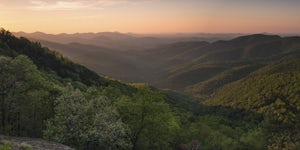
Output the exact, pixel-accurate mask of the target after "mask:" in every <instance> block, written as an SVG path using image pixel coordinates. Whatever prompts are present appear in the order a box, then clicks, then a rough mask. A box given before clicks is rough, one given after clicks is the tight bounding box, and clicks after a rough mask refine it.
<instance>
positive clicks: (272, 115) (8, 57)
mask: <svg viewBox="0 0 300 150" xmlns="http://www.w3.org/2000/svg"><path fill="white" fill-rule="evenodd" d="M203 44H204V45H206V44H207V43H203ZM290 51H292V52H293V53H292V54H293V55H290V54H289V53H285V55H284V56H283V55H282V57H280V58H276V59H272V61H269V62H267V63H264V64H263V65H262V64H253V63H252V64H250V65H249V64H246V65H245V64H243V66H241V65H239V66H234V67H231V68H230V69H228V70H226V71H225V72H222V73H220V74H219V75H218V76H214V78H210V80H206V83H201V85H197V86H196V85H195V86H194V87H193V89H195V88H199V87H201V88H202V89H203V92H202V93H200V94H199V90H196V91H193V90H191V91H192V92H195V95H197V94H199V95H200V96H198V97H200V99H198V98H194V97H190V96H187V95H184V94H181V93H177V92H174V91H171V90H159V89H157V88H154V87H153V86H151V85H148V84H126V83H122V82H120V81H117V80H114V79H111V78H107V77H104V76H102V75H98V74H96V73H95V72H93V71H91V70H89V69H87V68H86V67H84V66H82V65H79V64H76V63H74V62H72V61H71V60H69V59H67V58H66V57H64V56H62V55H61V54H59V53H57V52H54V51H51V50H49V49H48V48H46V47H42V45H41V44H40V43H38V42H31V41H30V40H28V39H26V38H24V37H20V38H17V37H15V36H13V35H12V34H11V33H10V32H9V31H7V30H4V29H1V31H0V96H1V97H0V120H1V122H0V133H1V134H3V135H11V136H25V137H36V138H43V139H46V140H50V141H56V142H59V143H63V144H65V145H68V146H71V147H74V148H76V149H133V150H136V149H177V150H190V149H193V150H198V149H199V150H200V149H213V150H216V149H220V150H221V149H270V150H275V149H278V150H281V149H300V139H299V137H300V128H299V127H300V113H299V112H300V56H299V54H297V53H295V51H299V49H295V50H294V49H293V47H290ZM208 70H209V69H208ZM220 85H222V86H220ZM215 87H218V88H215ZM215 89H217V90H215ZM197 92H198V93H197ZM203 93H205V94H203Z"/></svg>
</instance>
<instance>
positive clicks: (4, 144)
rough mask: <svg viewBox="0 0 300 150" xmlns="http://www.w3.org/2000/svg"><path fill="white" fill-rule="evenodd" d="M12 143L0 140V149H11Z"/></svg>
mask: <svg viewBox="0 0 300 150" xmlns="http://www.w3.org/2000/svg"><path fill="white" fill-rule="evenodd" d="M12 149H13V144H12V143H11V142H10V141H6V140H3V141H1V142H0V150H12Z"/></svg>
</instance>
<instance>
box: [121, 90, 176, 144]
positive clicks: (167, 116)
mask: <svg viewBox="0 0 300 150" xmlns="http://www.w3.org/2000/svg"><path fill="white" fill-rule="evenodd" d="M117 106H118V107H119V110H120V114H121V115H122V120H123V121H124V122H125V123H126V124H128V126H129V128H130V130H131V134H130V138H131V141H132V144H133V149H170V148H171V146H172V145H170V143H171V142H172V140H173V138H174V136H175V132H176V130H178V128H179V126H178V123H177V120H176V119H175V117H174V115H173V114H172V112H171V110H170V108H169V106H168V104H166V103H165V102H164V100H163V95H162V94H161V93H159V92H157V91H153V90H150V89H149V87H140V88H139V90H138V92H137V93H136V94H134V95H133V97H132V98H130V97H122V98H120V100H119V101H118V102H117Z"/></svg>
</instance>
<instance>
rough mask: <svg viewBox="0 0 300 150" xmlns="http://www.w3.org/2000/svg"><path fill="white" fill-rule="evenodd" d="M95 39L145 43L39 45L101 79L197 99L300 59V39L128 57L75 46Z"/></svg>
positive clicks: (266, 38)
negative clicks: (208, 89) (299, 56)
mask: <svg viewBox="0 0 300 150" xmlns="http://www.w3.org/2000/svg"><path fill="white" fill-rule="evenodd" d="M36 34H43V33H36ZM43 35H44V34H43ZM93 35H103V36H102V38H103V37H104V36H110V37H116V38H117V39H122V38H127V39H130V38H132V39H135V43H139V41H138V40H136V38H140V37H137V36H136V35H131V34H122V33H110V32H104V33H97V34H95V33H85V34H73V35H68V34H64V35H60V36H68V40H70V41H68V43H67V44H62V43H57V42H50V41H51V39H47V41H45V40H42V39H40V40H39V41H40V42H41V43H43V45H45V46H47V47H49V48H51V49H54V50H56V51H58V52H60V53H62V54H63V55H65V56H68V57H70V58H71V59H72V60H74V61H75V62H78V63H80V64H84V65H85V66H87V67H89V68H90V69H92V70H94V71H96V72H98V73H101V74H104V75H108V76H112V77H114V78H116V79H120V80H122V81H125V82H149V83H151V84H153V85H155V86H157V87H160V88H170V89H173V90H179V91H185V92H188V93H198V94H196V95H199V93H202V92H201V90H200V91H197V89H198V88H200V87H203V88H204V87H207V86H210V87H211V88H213V87H215V86H212V85H211V84H216V82H219V81H218V80H220V79H222V80H223V79H226V82H224V81H222V82H221V83H222V84H221V83H218V86H223V85H225V84H227V83H230V82H232V81H236V80H238V79H241V78H243V77H245V76H247V75H248V74H249V73H251V72H253V71H255V70H257V69H259V68H261V67H263V66H266V65H268V64H270V63H272V62H274V61H276V60H279V59H281V58H283V57H285V56H289V55H295V54H299V50H300V37H297V36H294V37H280V36H278V35H264V34H254V35H246V36H239V37H236V38H233V39H231V40H219V41H215V42H205V41H185V40H183V41H180V42H174V43H170V44H162V45H157V46H156V47H152V48H149V47H148V46H147V45H146V46H145V47H143V49H140V50H127V51H123V50H119V49H115V48H109V47H103V46H97V45H90V44H86V43H85V41H84V40H83V41H80V39H77V40H79V41H76V40H75V41H72V39H76V38H78V37H81V38H83V37H84V38H92V37H93ZM48 36H49V35H48ZM55 36H59V35H53V37H55ZM142 38H145V37H142ZM148 38H150V37H148ZM148 38H146V39H148ZM57 40H58V39H57ZM141 45H143V44H141ZM204 85H205V86H204ZM200 89H202V88H200ZM204 93H206V92H204ZM208 93H210V92H208Z"/></svg>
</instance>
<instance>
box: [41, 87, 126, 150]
mask: <svg viewBox="0 0 300 150" xmlns="http://www.w3.org/2000/svg"><path fill="white" fill-rule="evenodd" d="M88 93H89V94H87V96H85V94H84V93H82V92H80V91H79V90H74V89H72V88H71V87H69V88H68V90H67V91H66V93H65V94H64V95H62V96H61V97H59V98H58V99H57V106H56V108H55V113H56V115H55V117H54V118H53V119H51V120H49V121H48V123H47V129H46V130H45V131H44V137H45V138H47V139H51V140H55V141H57V142H61V143H65V144H68V145H72V146H75V147H77V148H79V149H99V148H100V149H127V148H130V147H131V145H130V142H129V139H128V138H127V134H128V132H129V131H128V130H127V129H126V126H125V124H123V123H122V122H121V120H120V119H119V117H118V116H119V115H118V113H117V111H116V109H115V108H114V106H113V104H112V103H111V101H109V100H108V99H107V98H106V97H104V96H100V95H91V94H97V91H95V90H93V89H91V90H89V91H88Z"/></svg>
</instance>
